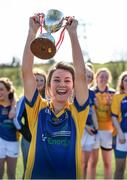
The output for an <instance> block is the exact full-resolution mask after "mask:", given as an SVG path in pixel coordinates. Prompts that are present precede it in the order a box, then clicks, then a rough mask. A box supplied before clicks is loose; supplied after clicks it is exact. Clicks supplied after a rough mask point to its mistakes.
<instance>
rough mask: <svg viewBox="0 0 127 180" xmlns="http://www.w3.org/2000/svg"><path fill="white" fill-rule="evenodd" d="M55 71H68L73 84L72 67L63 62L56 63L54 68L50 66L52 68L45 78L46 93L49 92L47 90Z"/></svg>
mask: <svg viewBox="0 0 127 180" xmlns="http://www.w3.org/2000/svg"><path fill="white" fill-rule="evenodd" d="M57 69H63V70H67V71H69V72H70V73H71V75H72V80H73V83H74V79H75V77H74V68H73V66H72V65H70V64H68V63H65V62H58V63H56V64H55V65H54V66H52V68H51V69H50V70H49V73H48V76H47V83H46V84H47V93H48V92H49V91H48V88H49V86H50V83H51V79H52V75H53V73H54V72H55V71H56V70H57Z"/></svg>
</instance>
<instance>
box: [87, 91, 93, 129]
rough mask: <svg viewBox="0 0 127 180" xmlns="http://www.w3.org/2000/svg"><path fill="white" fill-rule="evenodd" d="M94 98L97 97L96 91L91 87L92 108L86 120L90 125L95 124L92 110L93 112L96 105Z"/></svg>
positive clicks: (90, 101)
mask: <svg viewBox="0 0 127 180" xmlns="http://www.w3.org/2000/svg"><path fill="white" fill-rule="evenodd" d="M94 99H95V93H94V91H93V90H90V89H89V105H90V110H89V114H88V117H87V120H86V124H87V125H89V126H91V125H93V120H92V112H93V109H94V105H95V102H94Z"/></svg>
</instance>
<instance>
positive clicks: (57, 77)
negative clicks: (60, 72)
mask: <svg viewBox="0 0 127 180" xmlns="http://www.w3.org/2000/svg"><path fill="white" fill-rule="evenodd" d="M53 78H56V79H59V78H60V77H59V76H54V77H53ZM65 79H71V77H65Z"/></svg>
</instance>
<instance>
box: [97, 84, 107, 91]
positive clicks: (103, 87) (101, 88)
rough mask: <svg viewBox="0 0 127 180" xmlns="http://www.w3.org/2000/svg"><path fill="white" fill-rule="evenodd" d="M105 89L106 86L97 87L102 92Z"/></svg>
mask: <svg viewBox="0 0 127 180" xmlns="http://www.w3.org/2000/svg"><path fill="white" fill-rule="evenodd" d="M106 87H107V86H103V85H102V86H98V88H99V90H100V91H104V90H105V89H106Z"/></svg>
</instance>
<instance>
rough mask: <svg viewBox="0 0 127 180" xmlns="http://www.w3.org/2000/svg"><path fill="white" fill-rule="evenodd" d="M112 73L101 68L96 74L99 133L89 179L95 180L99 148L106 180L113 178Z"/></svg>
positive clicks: (90, 165) (91, 159)
mask: <svg viewBox="0 0 127 180" xmlns="http://www.w3.org/2000/svg"><path fill="white" fill-rule="evenodd" d="M110 82H111V73H110V71H109V70H108V69H107V68H100V69H98V71H97V72H96V86H95V88H94V92H95V96H96V99H95V100H96V101H95V111H96V114H97V119H98V133H97V135H96V143H95V146H94V150H93V151H92V154H91V157H90V162H89V168H88V169H89V173H88V174H89V175H88V178H89V179H95V177H96V166H97V162H98V154H99V148H101V152H102V159H103V164H104V179H111V178H112V163H111V162H112V132H113V125H112V119H111V102H112V96H113V94H114V93H115V91H114V90H113V89H111V88H109V83H110Z"/></svg>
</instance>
